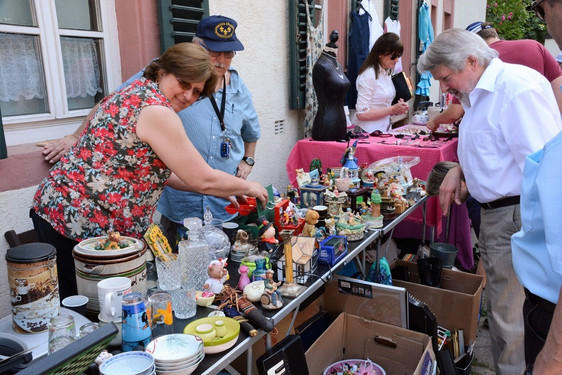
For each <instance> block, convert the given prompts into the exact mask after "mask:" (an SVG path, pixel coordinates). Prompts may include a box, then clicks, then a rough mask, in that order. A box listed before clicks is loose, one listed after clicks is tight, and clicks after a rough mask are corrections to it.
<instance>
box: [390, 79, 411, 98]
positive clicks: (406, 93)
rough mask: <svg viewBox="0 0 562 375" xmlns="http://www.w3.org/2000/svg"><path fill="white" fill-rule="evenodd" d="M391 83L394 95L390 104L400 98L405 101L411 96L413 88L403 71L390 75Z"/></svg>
mask: <svg viewBox="0 0 562 375" xmlns="http://www.w3.org/2000/svg"><path fill="white" fill-rule="evenodd" d="M392 83H393V84H394V88H395V89H396V96H395V97H394V99H393V100H392V104H396V103H398V101H399V100H400V99H404V101H405V102H407V101H408V100H410V99H411V98H412V94H413V90H412V85H411V83H410V79H409V78H408V77H406V74H405V73H404V72H400V73H397V74H395V75H393V76H392Z"/></svg>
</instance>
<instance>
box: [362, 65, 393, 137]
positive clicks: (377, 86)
mask: <svg viewBox="0 0 562 375" xmlns="http://www.w3.org/2000/svg"><path fill="white" fill-rule="evenodd" d="M356 86H357V104H356V105H355V108H356V111H357V113H362V112H366V111H368V110H369V109H371V108H386V107H390V106H391V105H392V99H394V97H395V96H396V89H395V88H394V84H393V83H392V77H391V75H390V74H389V73H388V72H387V71H386V70H381V71H380V72H379V78H378V79H377V78H375V69H374V68H373V67H371V68H369V69H367V70H365V71H364V72H363V73H361V74H360V75H359V76H358V77H357V81H356ZM356 121H357V125H359V126H360V127H361V128H362V129H363V130H365V131H366V132H367V133H372V132H374V131H375V130H380V131H383V132H384V131H387V130H388V127H389V125H390V116H385V117H383V118H381V119H378V120H370V121H361V120H359V119H356Z"/></svg>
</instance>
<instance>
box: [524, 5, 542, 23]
mask: <svg viewBox="0 0 562 375" xmlns="http://www.w3.org/2000/svg"><path fill="white" fill-rule="evenodd" d="M543 1H544V0H539V1H533V2H532V3H531V5H529V7H528V8H527V9H528V10H530V11H534V12H535V14H536V15H537V17H538V18H539V19H540V20H541V21H544V8H543V7H542V6H541V4H542V2H543Z"/></svg>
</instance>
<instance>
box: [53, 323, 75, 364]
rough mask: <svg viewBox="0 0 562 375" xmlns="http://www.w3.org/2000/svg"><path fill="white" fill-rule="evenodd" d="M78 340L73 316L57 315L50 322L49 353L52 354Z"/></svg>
mask: <svg viewBox="0 0 562 375" xmlns="http://www.w3.org/2000/svg"><path fill="white" fill-rule="evenodd" d="M74 340H76V325H75V323H74V317H72V316H71V315H57V316H54V317H52V318H51V320H50V321H49V341H48V342H49V351H48V353H47V354H52V353H54V352H56V351H57V350H59V349H62V348H64V347H65V346H67V345H68V344H70V343H72V342H73V341H74Z"/></svg>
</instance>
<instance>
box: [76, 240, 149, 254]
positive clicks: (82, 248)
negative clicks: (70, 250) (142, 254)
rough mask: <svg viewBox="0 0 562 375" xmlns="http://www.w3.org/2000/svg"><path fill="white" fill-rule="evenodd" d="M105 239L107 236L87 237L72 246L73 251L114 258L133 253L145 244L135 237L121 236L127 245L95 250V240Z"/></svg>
mask: <svg viewBox="0 0 562 375" xmlns="http://www.w3.org/2000/svg"><path fill="white" fill-rule="evenodd" d="M105 239H107V236H102V237H94V238H89V239H87V240H84V241H82V242H80V243H79V244H78V245H76V246H75V247H74V251H75V252H76V254H78V255H82V256H88V257H91V256H95V257H99V258H115V257H121V256H124V255H129V254H134V253H136V252H138V251H139V250H142V249H143V248H144V246H145V244H144V242H142V241H141V240H137V239H136V238H133V237H126V236H123V237H121V239H123V240H126V241H128V242H129V246H127V247H124V248H122V249H119V250H96V248H95V246H96V242H98V241H99V240H105Z"/></svg>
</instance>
